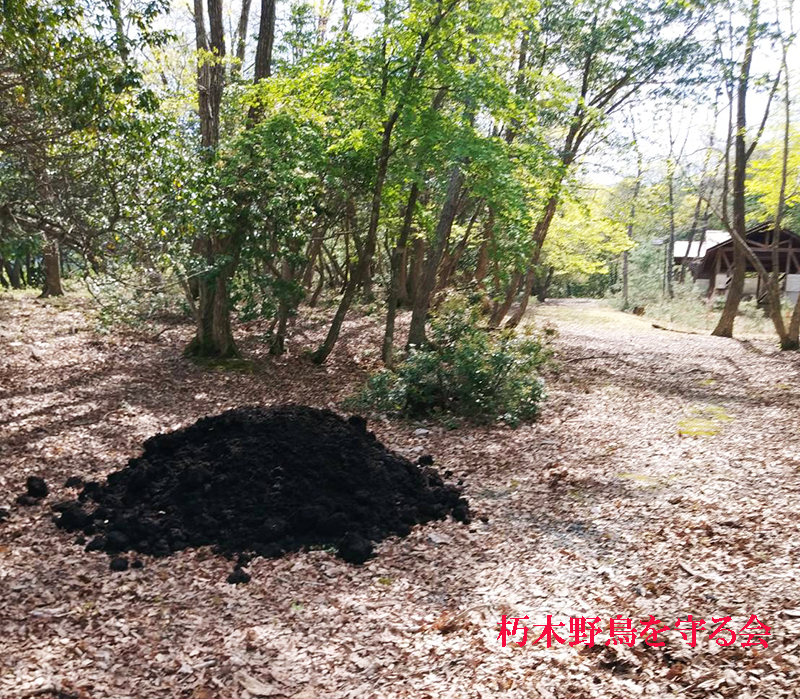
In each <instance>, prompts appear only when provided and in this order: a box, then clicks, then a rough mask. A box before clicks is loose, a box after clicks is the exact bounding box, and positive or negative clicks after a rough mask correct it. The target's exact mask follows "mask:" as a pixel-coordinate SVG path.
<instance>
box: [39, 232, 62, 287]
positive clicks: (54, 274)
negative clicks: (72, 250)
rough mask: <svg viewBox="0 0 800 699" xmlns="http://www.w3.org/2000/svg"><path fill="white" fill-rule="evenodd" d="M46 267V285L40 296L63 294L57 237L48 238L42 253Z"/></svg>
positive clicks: (43, 264)
mask: <svg viewBox="0 0 800 699" xmlns="http://www.w3.org/2000/svg"><path fill="white" fill-rule="evenodd" d="M42 267H43V269H44V286H43V288H42V293H41V294H40V298H47V297H49V296H63V295H64V290H63V289H62V287H61V258H60V255H59V250H58V241H57V240H56V239H55V238H46V239H45V244H44V252H43V255H42Z"/></svg>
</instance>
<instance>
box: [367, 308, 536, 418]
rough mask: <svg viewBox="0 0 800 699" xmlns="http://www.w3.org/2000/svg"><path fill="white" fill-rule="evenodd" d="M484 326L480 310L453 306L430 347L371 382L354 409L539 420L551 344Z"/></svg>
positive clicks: (440, 315)
mask: <svg viewBox="0 0 800 699" xmlns="http://www.w3.org/2000/svg"><path fill="white" fill-rule="evenodd" d="M479 323H480V312H479V309H478V308H477V307H476V306H471V305H469V304H467V303H466V302H465V301H464V299H463V298H461V297H452V298H450V299H448V300H447V301H446V302H445V303H444V304H442V306H441V307H440V309H439V311H438V312H437V314H436V315H435V316H434V317H433V319H432V320H431V324H430V333H429V339H430V344H429V346H426V347H424V348H413V349H412V350H411V351H410V352H409V354H408V356H407V357H406V358H405V359H404V360H403V361H402V362H401V363H399V364H398V365H397V366H396V367H395V369H394V370H392V371H381V372H379V373H377V374H375V375H373V376H372V377H371V378H370V379H369V381H368V382H367V385H366V387H365V388H364V389H363V390H362V391H361V393H360V394H359V395H358V396H357V397H356V398H355V399H354V400H353V401H352V404H354V405H356V406H358V407H362V408H373V409H376V410H379V411H381V412H386V413H391V414H395V415H401V416H404V417H408V418H412V419H413V418H421V417H445V416H457V417H464V418H468V419H470V420H476V421H491V420H496V419H500V420H503V421H504V422H506V423H508V424H511V425H516V424H518V423H519V422H522V421H526V420H532V419H534V418H535V417H536V415H537V413H538V411H539V406H540V404H541V402H542V400H543V399H544V396H545V392H544V380H543V379H542V378H541V376H540V371H541V369H542V366H543V365H544V363H545V362H546V361H547V359H548V358H549V356H550V351H549V349H548V347H547V345H546V343H545V342H544V341H543V340H542V339H541V338H539V337H538V336H536V335H535V334H533V332H532V331H530V330H523V331H520V332H515V331H509V330H504V331H497V332H490V331H488V330H486V329H484V328H482V327H480V325H479Z"/></svg>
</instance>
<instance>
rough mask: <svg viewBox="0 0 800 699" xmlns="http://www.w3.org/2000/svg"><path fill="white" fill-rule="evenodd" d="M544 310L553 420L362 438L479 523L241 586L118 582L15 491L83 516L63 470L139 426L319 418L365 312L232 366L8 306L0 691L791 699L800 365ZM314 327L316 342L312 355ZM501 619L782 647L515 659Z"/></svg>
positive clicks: (165, 343)
mask: <svg viewBox="0 0 800 699" xmlns="http://www.w3.org/2000/svg"><path fill="white" fill-rule="evenodd" d="M535 316H536V318H535V320H536V322H537V323H539V324H542V323H551V324H553V325H555V326H556V327H557V328H558V330H559V338H558V340H557V348H558V359H559V361H560V370H559V371H558V372H557V373H554V375H553V376H551V377H549V378H548V385H549V392H550V399H549V401H548V405H547V408H546V410H545V413H544V415H543V417H542V420H541V421H540V422H538V423H536V424H534V425H531V426H524V427H521V428H519V429H517V430H513V431H512V430H509V429H506V428H473V429H460V430H454V431H444V430H442V429H440V428H437V427H435V426H431V425H422V426H423V427H426V428H427V429H430V432H429V433H428V434H425V435H415V434H414V431H415V429H417V428H419V427H420V425H418V424H402V423H398V422H388V421H385V422H375V423H373V424H372V427H373V429H375V431H376V432H377V433H378V436H379V437H380V438H381V439H382V440H383V441H384V442H386V443H387V444H389V445H390V446H392V447H393V448H396V449H397V450H398V451H401V452H403V453H405V454H407V455H409V456H416V455H418V454H419V453H420V452H421V451H425V452H430V453H432V454H433V455H434V457H435V459H436V465H437V467H438V468H439V469H440V470H446V469H451V470H452V471H454V472H455V474H456V476H459V477H463V478H464V481H465V485H466V493H467V495H468V497H469V498H470V499H471V501H472V503H473V507H474V509H475V510H476V512H477V514H478V515H479V516H483V517H484V518H486V519H487V521H486V522H484V521H481V520H480V519H476V522H475V523H474V524H473V525H472V526H470V527H465V526H462V525H459V524H457V523H454V522H443V523H437V524H434V525H431V526H427V527H423V528H418V529H417V530H415V531H414V532H413V533H412V535H411V536H409V537H407V538H405V539H402V540H394V541H388V542H385V543H384V544H382V545H381V546H380V547H379V556H378V557H377V558H376V559H374V560H372V561H371V562H369V563H368V564H367V565H365V566H364V567H362V568H353V567H350V566H347V565H344V564H342V563H341V562H339V561H337V560H336V559H334V558H333V557H331V556H330V555H329V554H327V553H324V552H312V553H308V554H298V555H290V556H287V557H285V558H283V559H281V560H278V561H265V560H257V561H255V562H254V563H253V564H252V565H251V566H250V572H251V573H252V575H253V581H252V582H251V583H250V584H249V585H247V586H236V587H234V586H231V585H227V584H226V583H225V582H224V579H225V576H226V575H227V573H228V572H229V568H230V564H229V563H228V562H226V561H225V560H223V559H220V558H219V557H217V556H214V555H212V554H211V553H210V552H209V551H206V550H199V551H186V552H182V553H180V554H178V555H175V556H172V557H170V558H169V559H161V560H153V561H150V560H148V561H147V562H146V565H145V567H144V568H143V569H142V570H131V571H127V572H125V573H112V572H110V571H109V569H108V559H107V557H105V556H104V555H102V554H98V553H92V554H87V553H84V552H83V550H82V548H81V547H79V546H77V545H75V544H74V543H73V542H72V537H70V536H69V535H66V534H65V533H63V532H59V531H56V530H55V529H54V527H53V526H52V524H51V522H50V513H49V508H48V507H47V505H43V506H33V507H28V508H21V507H18V506H16V505H13V500H14V497H15V496H16V494H17V493H18V492H20V491H21V489H22V484H23V483H24V480H25V477H26V476H27V475H31V474H42V475H45V477H47V478H48V481H49V482H50V483H51V485H52V490H53V493H52V494H51V496H50V497H49V498H48V501H47V502H48V504H49V503H52V502H55V501H56V500H58V499H60V498H63V497H67V496H68V495H69V494H70V493H69V491H67V490H66V489H65V488H63V487H62V484H63V482H64V480H65V479H66V477H67V476H69V475H72V474H75V473H77V474H80V475H84V476H91V477H99V476H102V475H104V474H106V473H108V472H109V471H112V470H114V469H116V468H119V467H120V466H121V465H122V464H124V462H125V459H126V458H128V457H130V456H133V455H135V454H136V453H137V451H138V448H139V445H140V443H141V440H142V439H143V438H145V437H147V436H149V435H150V434H152V433H154V432H156V431H159V430H165V429H170V428H172V427H174V426H177V425H179V424H187V423H189V422H192V421H194V420H195V419H196V418H197V417H198V416H200V415H202V414H206V413H210V412H216V411H218V410H220V409H222V408H225V407H230V406H233V405H241V404H247V403H261V404H269V403H273V402H276V401H287V400H294V401H301V402H306V403H309V404H312V405H318V406H325V407H328V406H329V405H330V404H331V403H335V402H336V401H338V400H340V399H341V398H343V397H344V396H346V395H347V394H348V393H350V392H351V391H352V390H353V389H354V387H355V386H357V385H358V384H359V382H360V381H361V380H363V377H364V376H365V375H366V373H367V372H368V371H369V370H370V369H372V368H374V367H375V366H377V362H378V358H377V355H376V353H375V351H374V348H375V347H378V346H379V342H378V340H379V337H380V328H379V327H378V323H377V322H376V320H372V319H369V318H362V319H357V320H355V321H351V322H350V323H349V325H348V327H347V328H346V329H345V342H343V343H342V344H341V346H340V347H338V348H337V352H336V354H335V355H334V357H333V358H332V361H331V363H330V364H329V365H328V366H326V367H324V368H322V369H317V368H311V367H309V365H308V364H306V363H305V362H304V361H303V360H302V358H301V357H300V356H299V355H300V353H299V351H295V353H294V354H292V353H290V354H289V355H288V356H287V357H285V358H282V359H281V360H280V361H277V362H268V361H264V362H262V361H261V360H260V359H259V357H260V356H261V355H262V354H263V353H264V352H265V350H266V348H265V347H264V346H262V345H261V344H259V343H258V341H257V337H258V331H259V329H258V328H256V327H253V328H251V329H250V330H249V332H248V334H247V336H246V337H243V338H242V341H243V343H244V344H245V347H246V349H247V351H248V353H249V355H250V356H255V357H256V359H257V361H256V362H255V363H254V364H252V365H246V366H245V367H240V370H239V371H235V372H232V371H224V372H223V371H213V370H204V369H201V368H198V367H195V366H193V365H191V364H188V363H186V362H185V361H184V360H182V359H181V358H180V347H181V346H182V343H183V342H185V341H186V338H187V337H188V334H189V333H190V332H191V330H190V329H189V328H187V327H185V326H176V327H175V328H173V329H171V330H169V331H168V332H165V333H164V334H163V335H161V336H160V337H159V338H158V340H156V341H147V340H146V339H143V338H140V337H133V336H131V337H98V336H96V335H95V334H93V333H92V332H90V331H89V328H88V325H87V322H86V320H85V318H84V314H83V312H82V311H81V310H80V309H79V308H78V309H76V308H75V307H74V304H71V303H66V304H65V305H63V306H62V305H59V304H55V305H53V304H40V303H36V302H34V301H33V300H32V299H31V298H29V297H26V298H22V299H20V298H13V299H12V298H9V297H8V296H0V449H2V451H1V452H0V460H1V461H2V469H0V506H6V507H9V506H10V509H11V516H10V519H9V521H7V522H6V523H4V524H0V600H1V602H0V696H3V697H5V696H9V697H18V696H19V697H22V696H29V695H30V692H31V691H32V690H36V689H44V688H46V687H56V688H59V689H61V690H62V691H63V693H62V694H61V696H62V697H91V698H92V699H99V698H101V697H103V698H104V697H114V698H115V699H119V698H121V697H137V698H140V697H141V698H149V697H195V698H198V699H199V698H212V697H213V698H216V697H219V698H221V699H227V698H229V697H247V696H274V697H292V696H294V697H298V698H299V697H306V698H311V697H321V698H324V697H419V698H422V697H490V696H504V697H537V696H541V697H546V698H548V699H549V698H550V697H558V698H559V699H561V698H564V699H566V698H567V697H573V698H581V699H582V698H584V697H611V698H614V697H620V698H622V697H626V698H627V697H638V696H652V697H663V696H672V695H675V696H681V697H758V696H762V697H770V698H771V697H780V696H800V689H799V688H800V677H799V673H800V590H799V589H798V586H797V582H796V578H797V576H798V573H800V535H799V532H798V528H800V498H799V495H800V475H799V473H798V468H800V430H798V425H800V420H799V418H800V381H799V380H798V373H799V371H800V358H798V357H787V356H784V355H780V354H778V353H775V352H773V351H772V350H771V349H770V348H769V347H768V346H765V345H763V344H759V343H748V344H742V343H739V342H737V341H732V340H722V339H716V338H710V337H706V336H697V335H685V334H678V333H671V332H665V331H659V330H655V329H653V328H652V327H651V326H650V324H649V322H647V321H644V320H641V319H639V318H635V317H633V316H629V315H623V314H619V313H616V312H613V311H611V310H609V309H607V308H604V307H603V306H601V305H599V304H597V303H593V302H570V303H548V304H545V305H544V306H541V307H539V308H537V309H535ZM323 321H324V318H323V317H320V318H319V319H313V318H312V319H311V320H310V321H309V323H308V326H306V327H303V328H300V330H301V331H302V333H303V337H304V338H306V341H307V342H308V344H309V345H310V344H312V343H313V341H314V339H315V338H316V337H317V336H318V335H319V334H320V332H322V331H324V325H323ZM297 350H299V348H297ZM242 369H244V370H242ZM502 614H506V615H508V616H512V617H521V616H524V615H528V616H529V621H528V622H527V623H529V624H530V625H531V626H532V625H535V624H539V625H541V624H544V623H545V619H546V616H547V615H548V614H549V615H552V616H553V620H554V622H556V623H557V622H564V623H568V620H569V618H570V617H600V618H601V619H602V620H603V626H604V627H605V629H607V628H608V620H609V619H610V617H612V616H615V615H618V614H621V615H622V617H623V618H626V617H630V618H633V619H635V620H636V621H637V625H638V621H640V620H642V619H647V618H648V617H649V616H650V615H654V616H655V617H656V618H658V619H660V620H662V621H664V622H665V623H667V624H670V625H672V624H674V622H675V620H677V619H679V618H683V619H685V618H686V617H687V614H692V615H694V617H702V618H704V619H706V620H707V621H708V622H709V625H710V620H711V617H722V616H731V617H733V621H734V622H735V623H732V624H731V626H733V627H734V628H735V629H736V630H738V629H740V628H741V626H742V625H743V624H744V623H745V622H746V621H747V619H748V617H749V616H750V615H751V614H757V615H758V617H759V619H761V620H763V621H764V623H766V624H767V625H769V626H771V627H772V637H771V640H770V642H769V648H768V649H767V650H764V649H762V648H761V647H760V646H757V647H756V648H743V647H741V646H740V640H741V639H740V640H737V643H736V644H735V645H732V646H730V647H725V648H721V647H719V646H717V645H716V644H715V643H713V642H710V643H709V641H708V638H707V632H705V633H700V634H699V635H698V640H699V642H698V645H697V646H695V647H693V648H692V647H689V646H688V645H687V644H686V643H685V642H684V641H683V640H682V639H681V638H680V637H679V636H678V635H677V633H676V632H675V631H671V632H669V633H665V634H662V636H661V637H660V638H663V639H664V640H665V642H666V644H667V645H666V646H664V647H655V648H653V647H648V646H645V645H644V644H642V643H639V644H637V645H636V646H635V647H634V649H632V650H631V649H629V648H628V647H627V646H619V645H618V646H610V647H605V646H604V645H602V644H603V643H604V641H605V637H602V638H601V639H600V645H597V646H594V647H593V648H583V647H582V646H576V647H574V648H571V647H570V646H569V645H560V644H555V645H554V646H553V647H551V648H547V647H545V646H544V644H543V643H540V644H537V645H533V644H532V640H533V639H534V638H535V637H536V636H538V631H540V630H536V629H533V628H532V629H531V631H530V632H529V634H528V641H527V644H526V645H525V646H524V647H519V646H517V645H516V644H515V643H509V644H508V645H507V646H506V647H505V648H503V647H501V644H500V642H499V641H498V640H497V626H496V625H497V622H498V621H499V620H500V616H501V615H502ZM713 626H716V625H713ZM567 631H568V628H567V627H563V628H562V629H561V630H560V633H561V634H562V635H564V636H568V633H566V632H567ZM535 632H536V635H534V633H535ZM520 637H521V632H518V634H517V636H516V637H515V638H520ZM42 696H46V695H42Z"/></svg>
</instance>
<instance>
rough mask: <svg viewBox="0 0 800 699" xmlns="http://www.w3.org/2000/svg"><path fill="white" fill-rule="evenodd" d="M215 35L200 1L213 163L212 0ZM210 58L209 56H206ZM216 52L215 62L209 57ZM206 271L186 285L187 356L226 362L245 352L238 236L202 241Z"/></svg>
mask: <svg viewBox="0 0 800 699" xmlns="http://www.w3.org/2000/svg"><path fill="white" fill-rule="evenodd" d="M208 19H209V30H210V32H209V34H206V27H205V19H204V16H203V2H202V0H194V23H195V42H196V46H197V49H198V51H199V52H200V61H199V62H198V67H197V92H198V105H199V114H200V143H201V146H202V147H203V149H204V151H205V152H204V157H205V158H206V162H207V163H209V164H210V163H212V162H213V160H214V157H215V153H216V150H217V146H218V144H219V125H220V106H221V103H222V93H223V90H224V87H225V66H224V63H223V59H224V57H225V30H224V27H223V23H222V0H208ZM204 53H205V54H206V55H203V54H204ZM208 53H210V54H211V57H209V56H208V55H207V54H208ZM195 248H196V250H197V251H198V252H200V253H201V254H202V257H203V259H204V262H205V266H206V271H204V272H202V273H201V274H199V275H197V276H196V280H197V282H196V286H194V285H193V284H192V283H189V284H187V285H186V289H187V292H188V293H189V294H190V295H192V294H194V293H195V292H196V293H197V302H196V303H195V302H194V299H190V303H191V305H192V306H193V307H194V309H195V321H196V324H197V328H196V332H195V336H194V338H193V339H192V341H191V342H190V343H189V345H188V346H187V347H186V349H185V350H184V354H185V355H186V356H193V357H204V358H220V359H225V358H229V357H238V356H239V351H238V349H237V348H236V343H235V342H234V339H233V331H232V329H231V315H230V312H231V309H230V298H229V291H228V284H229V280H230V279H231V277H232V276H233V273H234V270H235V269H236V262H237V260H238V249H237V240H236V233H235V232H233V233H229V234H228V235H221V234H219V233H215V232H211V233H209V234H208V235H206V236H203V237H201V238H199V239H198V240H197V241H196V244H195Z"/></svg>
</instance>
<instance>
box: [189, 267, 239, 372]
mask: <svg viewBox="0 0 800 699" xmlns="http://www.w3.org/2000/svg"><path fill="white" fill-rule="evenodd" d="M228 278H229V276H228V274H227V273H225V272H224V271H222V270H220V271H219V273H218V274H216V275H213V274H204V275H203V276H202V277H201V278H200V279H199V286H200V295H199V298H198V303H197V308H198V312H197V332H196V334H195V336H194V338H193V339H192V341H191V342H190V343H189V346H188V347H187V348H186V350H184V353H185V354H186V355H187V356H190V357H203V358H214V359H227V358H230V357H238V356H239V350H238V349H237V348H236V343H235V342H234V340H233V332H232V330H231V314H230V302H229V296H228Z"/></svg>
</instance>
